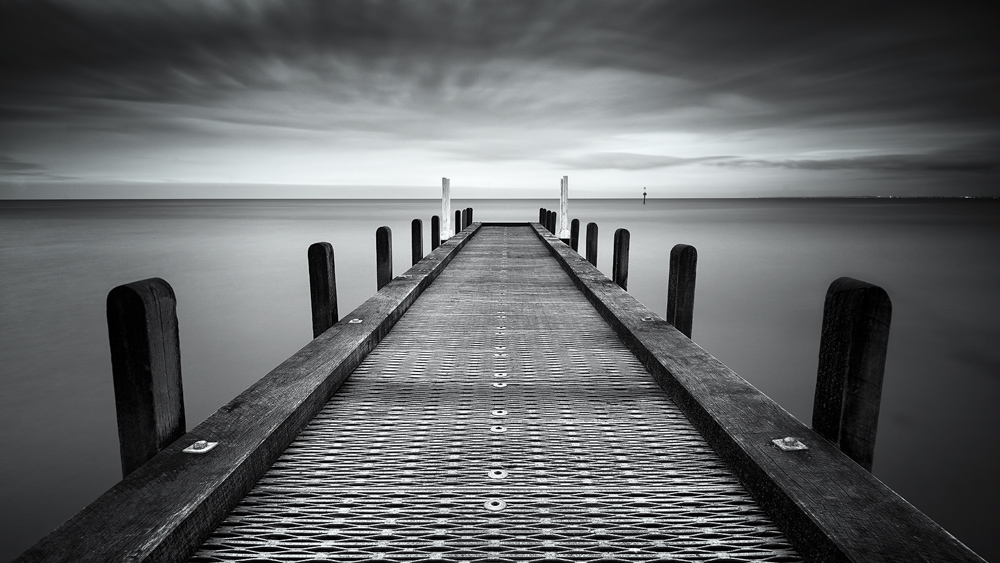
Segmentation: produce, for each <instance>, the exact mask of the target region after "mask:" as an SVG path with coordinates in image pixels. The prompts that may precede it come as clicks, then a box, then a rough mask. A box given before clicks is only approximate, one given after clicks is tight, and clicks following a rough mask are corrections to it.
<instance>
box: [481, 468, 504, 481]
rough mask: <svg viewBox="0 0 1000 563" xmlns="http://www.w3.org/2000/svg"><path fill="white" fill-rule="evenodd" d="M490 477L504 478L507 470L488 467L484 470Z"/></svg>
mask: <svg viewBox="0 0 1000 563" xmlns="http://www.w3.org/2000/svg"><path fill="white" fill-rule="evenodd" d="M486 475H488V476H489V478H490V479H506V478H507V472H506V471H504V470H503V469H490V470H489V471H487V472H486Z"/></svg>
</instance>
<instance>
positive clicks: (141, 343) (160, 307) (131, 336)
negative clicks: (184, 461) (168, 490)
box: [107, 278, 185, 477]
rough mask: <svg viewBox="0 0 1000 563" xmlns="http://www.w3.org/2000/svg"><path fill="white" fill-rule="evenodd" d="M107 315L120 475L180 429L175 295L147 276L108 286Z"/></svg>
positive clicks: (181, 404)
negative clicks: (109, 288) (110, 287)
mask: <svg viewBox="0 0 1000 563" xmlns="http://www.w3.org/2000/svg"><path fill="white" fill-rule="evenodd" d="M107 314H108V337H109V340H110V343H111V372H112V376H113V378H114V387H115V410H116V411H117V413H118V440H119V445H120V450H121V458H122V476H123V477H124V476H126V475H128V474H129V473H131V472H132V471H134V470H135V469H137V468H138V467H139V466H140V465H142V464H143V463H145V462H146V461H147V460H149V459H150V458H151V457H153V456H154V455H156V454H157V453H158V452H159V451H160V450H162V449H163V448H165V447H167V446H168V445H170V443H172V442H173V441H174V440H176V439H177V438H179V437H181V436H182V435H183V434H184V431H185V423H184V392H183V389H182V388H181V348H180V338H179V336H178V331H177V299H176V297H175V296H174V290H173V289H172V288H171V287H170V284H168V283H167V282H165V281H163V280H162V279H160V278H150V279H146V280H142V281H137V282H133V283H129V284H125V285H120V286H118V287H116V288H114V289H112V290H111V291H110V292H109V293H108V300H107Z"/></svg>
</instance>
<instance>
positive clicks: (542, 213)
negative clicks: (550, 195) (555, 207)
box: [538, 207, 547, 227]
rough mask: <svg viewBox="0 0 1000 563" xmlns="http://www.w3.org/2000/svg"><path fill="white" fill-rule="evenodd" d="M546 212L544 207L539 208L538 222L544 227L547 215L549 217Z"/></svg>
mask: <svg viewBox="0 0 1000 563" xmlns="http://www.w3.org/2000/svg"><path fill="white" fill-rule="evenodd" d="M546 212H547V210H546V209H545V208H544V207H539V208H538V224H539V225H541V226H543V227H544V226H545V217H547V215H546Z"/></svg>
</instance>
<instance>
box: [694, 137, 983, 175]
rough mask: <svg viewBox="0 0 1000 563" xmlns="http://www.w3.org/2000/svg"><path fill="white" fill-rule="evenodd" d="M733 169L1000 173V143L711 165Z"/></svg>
mask: <svg viewBox="0 0 1000 563" xmlns="http://www.w3.org/2000/svg"><path fill="white" fill-rule="evenodd" d="M710 164H713V165H715V166H724V167H733V168H787V169H792V170H867V171H871V172H959V173H962V172H965V173H995V172H997V171H1000V146H997V144H996V143H984V144H976V145H970V146H967V147H963V148H958V149H953V150H946V151H938V152H933V153H927V154H880V155H870V156H867V155H866V156H855V157H848V158H826V159H770V160H769V159H754V158H738V157H733V158H724V159H721V160H718V161H715V162H711V163H710Z"/></svg>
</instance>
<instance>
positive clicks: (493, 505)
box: [483, 499, 507, 512]
mask: <svg viewBox="0 0 1000 563" xmlns="http://www.w3.org/2000/svg"><path fill="white" fill-rule="evenodd" d="M483 508H485V509H486V510H491V511H493V512H496V511H498V510H503V509H505V508H507V503H506V502H504V501H502V500H500V499H491V500H488V501H486V502H484V503H483Z"/></svg>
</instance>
